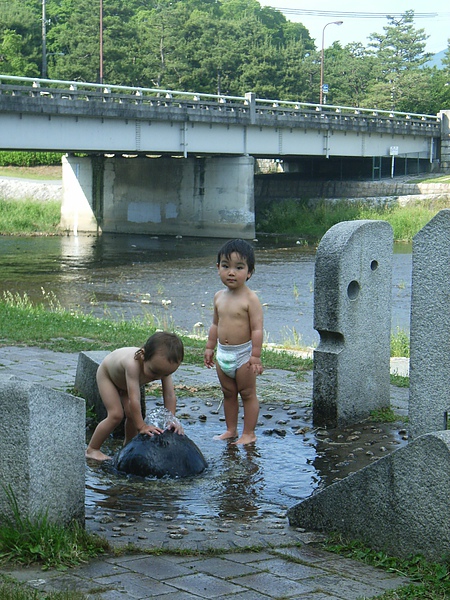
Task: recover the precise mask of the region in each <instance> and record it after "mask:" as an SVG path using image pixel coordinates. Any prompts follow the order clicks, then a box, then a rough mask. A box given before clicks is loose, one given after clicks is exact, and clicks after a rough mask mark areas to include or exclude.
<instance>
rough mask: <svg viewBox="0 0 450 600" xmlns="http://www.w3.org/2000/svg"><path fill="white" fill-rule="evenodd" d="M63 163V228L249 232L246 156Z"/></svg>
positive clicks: (250, 187)
mask: <svg viewBox="0 0 450 600" xmlns="http://www.w3.org/2000/svg"><path fill="white" fill-rule="evenodd" d="M101 160H102V161H103V162H102V164H101V165H100V166H99V164H100V163H99V159H98V158H97V159H96V158H95V157H93V158H83V159H79V158H75V157H71V156H68V157H67V158H65V159H64V161H63V183H64V193H63V203H62V210H61V224H62V226H63V227H64V228H65V229H66V230H68V231H70V232H74V233H77V232H97V231H103V232H117V233H140V234H151V235H193V236H203V237H242V238H246V239H252V238H253V237H254V235H255V224H254V200H253V190H254V183H253V173H254V159H253V158H252V157H244V156H240V157H225V158H223V157H217V158H201V159H200V158H158V159H150V158H123V157H114V158H105V159H101Z"/></svg>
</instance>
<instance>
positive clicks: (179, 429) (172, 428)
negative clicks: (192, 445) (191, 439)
mask: <svg viewBox="0 0 450 600" xmlns="http://www.w3.org/2000/svg"><path fill="white" fill-rule="evenodd" d="M167 429H169V430H170V431H173V432H174V433H178V435H184V431H183V427H182V426H181V423H170V425H169V426H168V427H167Z"/></svg>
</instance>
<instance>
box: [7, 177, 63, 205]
mask: <svg viewBox="0 0 450 600" xmlns="http://www.w3.org/2000/svg"><path fill="white" fill-rule="evenodd" d="M62 196H63V186H62V181H60V180H54V181H53V180H52V181H37V180H31V179H16V178H14V177H0V198H2V199H3V200H29V199H32V200H41V201H45V200H59V201H62Z"/></svg>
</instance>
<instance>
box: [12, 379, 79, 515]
mask: <svg viewBox="0 0 450 600" xmlns="http://www.w3.org/2000/svg"><path fill="white" fill-rule="evenodd" d="M85 428H86V411H85V403H84V400H82V399H81V398H76V397H74V396H71V395H70V394H66V393H64V392H59V391H56V390H52V389H49V388H47V387H45V386H42V385H39V384H32V383H29V382H23V381H21V380H20V379H18V378H16V377H13V376H0V456H1V461H0V518H1V516H2V515H4V516H9V517H13V514H14V513H13V510H12V507H11V502H10V500H9V499H8V494H9V492H12V494H13V497H14V499H15V501H16V502H17V506H18V509H19V513H20V515H21V517H23V518H30V519H32V518H33V517H38V516H44V515H47V518H48V520H49V521H50V522H52V523H57V524H61V525H66V524H68V523H70V522H71V521H78V522H80V523H81V524H83V525H84V514H85V513H84V496H85V468H86V465H85V458H84V450H85Z"/></svg>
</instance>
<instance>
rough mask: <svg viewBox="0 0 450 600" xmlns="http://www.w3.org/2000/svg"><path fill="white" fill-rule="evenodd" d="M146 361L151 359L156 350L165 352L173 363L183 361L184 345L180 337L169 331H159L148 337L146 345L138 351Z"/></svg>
mask: <svg viewBox="0 0 450 600" xmlns="http://www.w3.org/2000/svg"><path fill="white" fill-rule="evenodd" d="M142 351H143V358H144V360H145V361H147V360H150V359H151V358H152V356H153V355H154V354H156V352H163V353H164V354H165V355H166V357H167V360H168V361H169V362H171V363H181V362H182V361H183V358H184V346H183V342H182V341H181V340H180V338H179V337H178V336H177V335H175V334H174V333H169V332H168V331H157V332H156V333H154V334H153V335H152V336H150V337H149V338H148V340H147V341H146V342H145V346H144V347H143V348H141V349H139V350H138V351H137V352H136V355H137V354H141V352H142Z"/></svg>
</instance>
